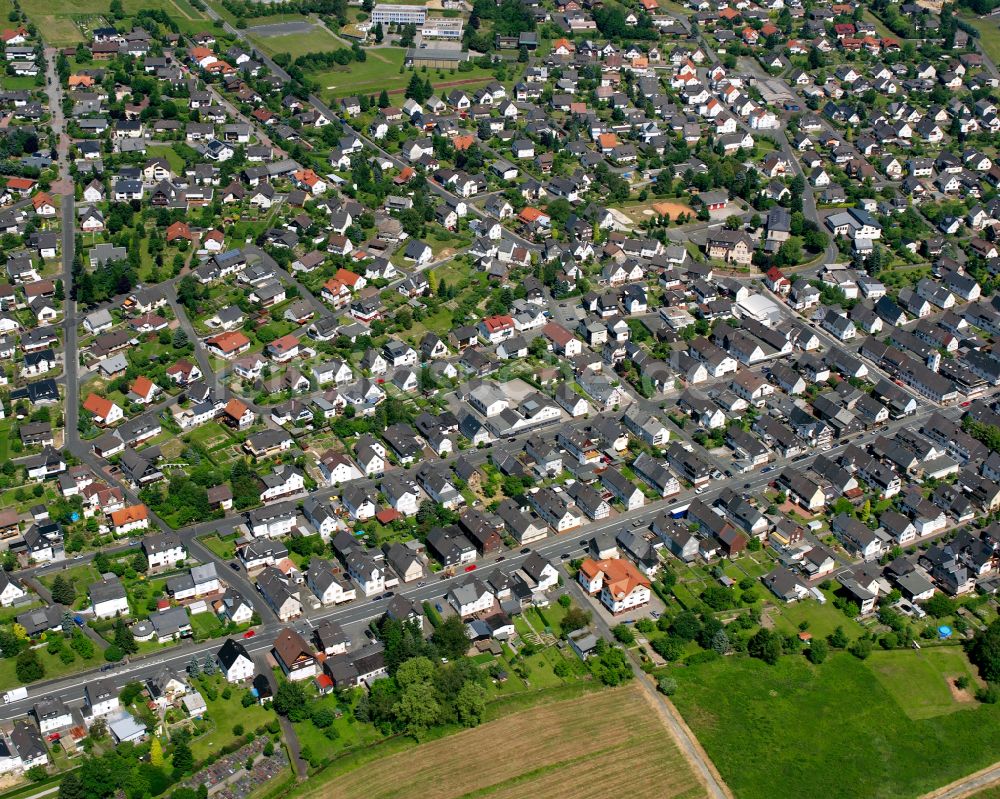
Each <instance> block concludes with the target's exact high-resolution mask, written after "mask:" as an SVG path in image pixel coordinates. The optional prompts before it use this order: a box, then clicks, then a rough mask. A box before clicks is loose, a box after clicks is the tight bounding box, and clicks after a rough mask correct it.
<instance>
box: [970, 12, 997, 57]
mask: <svg viewBox="0 0 1000 799" xmlns="http://www.w3.org/2000/svg"><path fill="white" fill-rule="evenodd" d="M962 19H963V20H965V21H966V22H968V23H969V24H970V25H972V26H973V27H975V29H976V30H978V31H979V43H980V45H981V46H982V48H983V51H984V52H985V53H986V55H988V56H989V57H990V59H991V60H992V61H993V63H994V64H995V63H997V62H998V61H1000V20H998V19H997V18H996V17H987V18H986V19H980V18H979V17H976V16H973V15H971V14H963V15H962Z"/></svg>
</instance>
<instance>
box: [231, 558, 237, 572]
mask: <svg viewBox="0 0 1000 799" xmlns="http://www.w3.org/2000/svg"><path fill="white" fill-rule="evenodd" d="M229 566H230V568H231V569H232V570H233V571H237V572H238V571H239V570H240V564H238V563H237V562H236V561H235V560H234V561H230V563H229Z"/></svg>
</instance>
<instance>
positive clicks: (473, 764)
mask: <svg viewBox="0 0 1000 799" xmlns="http://www.w3.org/2000/svg"><path fill="white" fill-rule="evenodd" d="M500 752H502V753H503V754H502V756H501V755H500V754H499V753H500ZM400 774H405V775H406V779H405V781H402V782H401V781H400V778H399V775H400ZM443 775H447V779H442V777H443ZM614 785H620V786H621V785H627V786H628V790H627V793H628V795H629V797H630V799H644V798H645V797H649V799H653V798H654V797H655V798H656V799H671V797H674V798H678V797H684V799H694V797H702V796H704V795H705V791H704V788H703V787H702V786H701V785H700V784H699V782H698V780H697V778H696V777H695V775H694V773H693V772H692V771H691V769H690V768H689V766H688V764H687V763H686V761H685V760H684V758H683V756H682V755H681V753H680V751H679V750H678V748H677V747H676V745H675V744H674V742H673V739H672V738H671V737H670V735H669V734H668V733H667V731H666V729H665V728H664V727H663V725H662V724H661V723H660V721H659V720H658V717H657V713H656V710H655V709H654V708H653V707H651V706H650V702H649V701H648V700H647V698H646V696H645V694H644V693H643V691H642V689H641V688H639V687H638V686H636V685H631V686H629V687H627V688H620V689H615V690H608V691H602V692H599V693H590V694H586V695H584V696H582V697H579V698H577V699H570V700H565V701H561V702H555V703H552V704H547V705H541V706H536V707H534V708H532V709H529V710H525V711H522V712H520V713H516V714H514V715H510V716H506V717H504V718H501V719H499V720H497V721H492V722H489V723H487V724H484V725H482V726H481V727H477V728H475V729H471V730H465V731H463V732H460V733H458V734H456V735H451V736H448V737H447V738H442V739H440V740H436V741H432V742H429V743H425V744H421V745H420V746H416V747H413V748H411V749H408V750H406V751H404V752H398V753H396V754H392V755H389V756H388V757H385V758H382V759H381V760H380V761H378V762H377V764H375V763H372V762H368V763H366V764H365V766H363V767H361V768H356V769H354V770H353V771H350V772H347V773H346V774H345V773H337V774H335V775H331V776H329V777H327V778H325V779H324V776H323V774H320V775H318V776H317V777H316V778H315V779H314V780H313V781H312V784H310V785H309V786H307V787H306V788H305V789H304V790H303V791H302V792H301V793H299V794H298V795H299V796H300V797H305V798H308V799H362V798H363V799H393V798H394V797H402V796H420V797H422V799H457V798H458V797H463V796H487V795H488V796H490V797H492V798H493V799H520V797H524V796H544V797H546V799H558V798H559V797H570V796H572V797H574V799H591V797H593V799H598V797H602V798H603V797H605V796H607V795H608V791H609V786H614Z"/></svg>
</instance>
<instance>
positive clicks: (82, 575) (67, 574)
mask: <svg viewBox="0 0 1000 799" xmlns="http://www.w3.org/2000/svg"><path fill="white" fill-rule="evenodd" d="M57 575H62V576H63V577H64V578H65V579H67V580H69V581H70V582H72V583H73V586H74V587H75V588H76V598H77V601H78V602H79V600H80V599H81V598H83V599H87V586H89V585H90V584H91V583H96V582H97V581H98V580H100V579H101V573H100V572H99V571H97V569H96V568H94V566H93V565H92V564H91V563H81V564H80V565H79V566H70V567H69V568H68V569H65V570H63V571H59V572H55V573H54V574H48V575H46V576H44V577H42V578H41V580H42V583H43V584H44V585H45V586H46V587H48V588H51V587H52V583H53V581H54V580H55V579H56V576H57Z"/></svg>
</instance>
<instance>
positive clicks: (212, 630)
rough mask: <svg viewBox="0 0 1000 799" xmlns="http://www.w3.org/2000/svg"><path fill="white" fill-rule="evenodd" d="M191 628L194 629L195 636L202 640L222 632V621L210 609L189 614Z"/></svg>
mask: <svg viewBox="0 0 1000 799" xmlns="http://www.w3.org/2000/svg"><path fill="white" fill-rule="evenodd" d="M191 628H192V629H193V630H194V634H195V636H197V638H198V639H199V640H203V639H205V638H211V637H212V636H214V635H217V634H218V633H220V632H222V622H221V621H220V620H219V617H218V616H216V615H215V614H214V613H212V612H211V611H209V612H207V613H195V614H193V615H192V616H191Z"/></svg>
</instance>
